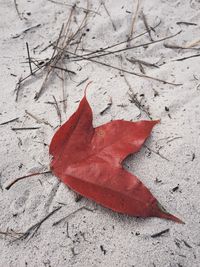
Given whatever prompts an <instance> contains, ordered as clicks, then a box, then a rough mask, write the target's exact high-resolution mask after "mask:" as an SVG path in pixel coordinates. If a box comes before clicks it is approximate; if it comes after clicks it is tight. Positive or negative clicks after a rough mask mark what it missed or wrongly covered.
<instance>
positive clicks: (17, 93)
mask: <svg viewBox="0 0 200 267" xmlns="http://www.w3.org/2000/svg"><path fill="white" fill-rule="evenodd" d="M21 82H22V77H20V78H19V80H18V82H17V83H16V86H15V90H14V92H16V97H15V101H16V102H17V101H18V97H19V91H20V88H21Z"/></svg>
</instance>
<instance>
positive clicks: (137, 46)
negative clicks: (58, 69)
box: [74, 31, 182, 61]
mask: <svg viewBox="0 0 200 267" xmlns="http://www.w3.org/2000/svg"><path fill="white" fill-rule="evenodd" d="M181 32H182V31H179V32H177V33H176V34H173V35H170V36H167V37H164V38H161V39H159V40H155V41H153V42H148V43H144V44H139V45H135V46H130V47H126V48H122V49H118V50H114V51H109V52H107V53H104V54H100V55H94V56H91V57H87V59H92V58H95V57H103V56H107V55H110V54H116V53H120V52H124V51H127V50H131V49H135V48H139V47H144V46H149V45H152V44H156V43H160V42H162V41H165V40H168V39H171V38H173V37H175V36H177V35H178V34H180V33H181ZM78 56H79V57H84V59H85V55H84V54H83V55H78ZM74 61H81V59H75V60H74Z"/></svg>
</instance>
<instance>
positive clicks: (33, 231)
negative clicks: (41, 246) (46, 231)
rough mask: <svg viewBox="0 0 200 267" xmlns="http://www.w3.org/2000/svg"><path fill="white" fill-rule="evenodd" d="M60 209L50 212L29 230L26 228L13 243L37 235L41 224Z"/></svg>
mask: <svg viewBox="0 0 200 267" xmlns="http://www.w3.org/2000/svg"><path fill="white" fill-rule="evenodd" d="M61 208H62V207H58V208H56V209H54V210H53V211H51V212H50V213H49V214H47V215H46V216H45V217H44V218H43V219H42V220H41V221H39V222H37V223H36V224H34V225H33V226H31V227H30V228H28V230H26V232H25V233H23V235H21V236H20V237H18V238H16V239H15V240H14V241H18V240H24V239H26V238H27V237H29V236H30V238H31V237H33V236H34V235H35V234H36V233H37V231H38V230H39V228H40V226H41V225H42V224H43V222H45V221H46V220H47V219H48V218H49V217H50V216H52V215H53V214H54V213H55V212H57V211H59V210H60V209H61Z"/></svg>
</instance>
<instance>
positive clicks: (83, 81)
mask: <svg viewBox="0 0 200 267" xmlns="http://www.w3.org/2000/svg"><path fill="white" fill-rule="evenodd" d="M88 79H89V77H87V78H85V79H84V80H82V81H81V82H80V83H78V84H77V86H76V87H78V86H80V85H81V84H83V83H85V82H86V81H87V80H88Z"/></svg>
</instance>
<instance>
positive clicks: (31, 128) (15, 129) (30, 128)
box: [11, 127, 40, 131]
mask: <svg viewBox="0 0 200 267" xmlns="http://www.w3.org/2000/svg"><path fill="white" fill-rule="evenodd" d="M11 129H12V130H13V131H23V130H37V129H40V127H21V128H20V127H13V128H11Z"/></svg>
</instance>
